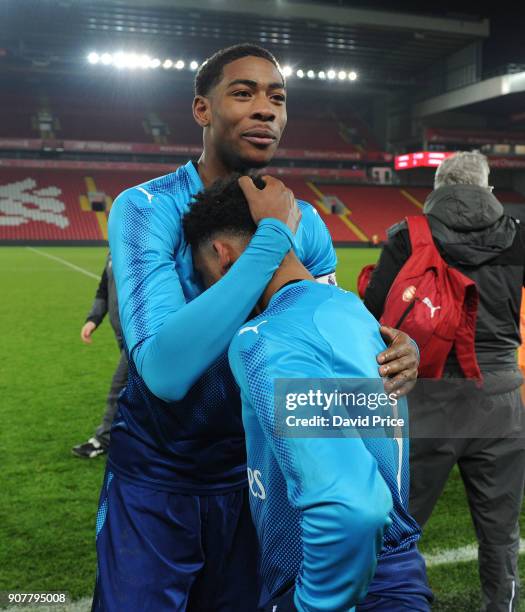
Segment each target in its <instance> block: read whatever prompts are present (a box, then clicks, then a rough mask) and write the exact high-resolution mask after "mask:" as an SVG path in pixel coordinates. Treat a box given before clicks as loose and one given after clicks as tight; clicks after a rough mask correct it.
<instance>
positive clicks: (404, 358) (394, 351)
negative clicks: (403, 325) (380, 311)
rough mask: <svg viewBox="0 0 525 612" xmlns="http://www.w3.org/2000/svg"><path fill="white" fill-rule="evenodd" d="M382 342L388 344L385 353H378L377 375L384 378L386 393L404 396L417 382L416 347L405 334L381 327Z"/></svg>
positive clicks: (391, 328)
mask: <svg viewBox="0 0 525 612" xmlns="http://www.w3.org/2000/svg"><path fill="white" fill-rule="evenodd" d="M380 332H381V335H382V336H383V339H384V341H385V342H386V343H387V344H388V348H387V349H386V351H383V352H382V353H379V355H378V356H377V363H379V364H380V368H379V374H381V376H384V377H386V380H385V381H384V387H385V391H386V392H387V393H394V392H395V393H397V394H398V395H400V396H401V395H406V394H407V393H409V392H410V391H411V390H412V389H413V388H414V385H415V384H416V381H417V369H418V367H419V354H418V351H417V348H416V346H415V345H414V343H413V342H412V340H411V339H410V336H409V335H408V334H405V332H402V331H399V330H398V329H394V328H393V327H388V326H386V325H382V326H381V328H380Z"/></svg>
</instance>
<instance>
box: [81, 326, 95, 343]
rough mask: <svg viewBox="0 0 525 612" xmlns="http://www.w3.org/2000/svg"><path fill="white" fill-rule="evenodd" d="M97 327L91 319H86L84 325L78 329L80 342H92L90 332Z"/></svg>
mask: <svg viewBox="0 0 525 612" xmlns="http://www.w3.org/2000/svg"><path fill="white" fill-rule="evenodd" d="M96 329H97V326H96V325H95V324H94V323H93V321H88V322H87V323H85V324H84V327H83V328H82V329H81V330H80V338H81V340H82V342H85V343H86V344H91V342H93V340H92V338H91V334H92V333H93V332H94V331H95V330H96Z"/></svg>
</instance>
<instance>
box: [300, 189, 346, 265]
mask: <svg viewBox="0 0 525 612" xmlns="http://www.w3.org/2000/svg"><path fill="white" fill-rule="evenodd" d="M298 204H299V207H300V209H301V212H302V219H301V227H300V229H299V231H301V234H300V235H299V236H297V238H296V242H297V243H298V247H297V254H298V256H299V259H300V260H301V261H302V263H303V265H304V267H305V268H307V269H308V271H309V272H310V274H311V275H312V276H315V277H319V276H325V275H327V274H331V273H333V272H335V269H336V266H337V256H336V253H335V249H334V245H333V244H332V237H331V236H330V232H329V231H328V228H327V227H326V225H325V223H324V221H323V220H322V219H321V217H320V216H319V213H318V212H317V210H316V209H315V208H314V207H313V206H312V205H311V204H308V203H307V202H303V201H302V200H300V201H299V202H298Z"/></svg>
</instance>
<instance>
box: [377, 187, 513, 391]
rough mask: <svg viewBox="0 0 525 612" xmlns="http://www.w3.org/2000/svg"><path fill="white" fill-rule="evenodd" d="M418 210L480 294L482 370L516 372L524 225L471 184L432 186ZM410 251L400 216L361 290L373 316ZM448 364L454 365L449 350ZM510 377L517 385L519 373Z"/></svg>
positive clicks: (443, 249) (478, 336) (445, 253)
mask: <svg viewBox="0 0 525 612" xmlns="http://www.w3.org/2000/svg"><path fill="white" fill-rule="evenodd" d="M423 213H424V214H425V215H426V216H427V219H428V221H429V225H430V228H431V231H432V236H433V238H434V243H435V244H436V246H437V248H438V250H439V252H440V254H441V256H442V257H443V259H445V261H446V262H447V263H448V264H449V265H451V266H453V267H454V268H456V269H457V270H459V271H460V272H462V273H463V274H465V276H468V277H469V278H471V279H472V280H473V281H475V283H476V285H477V288H478V291H479V298H480V300H479V307H478V318H477V324H476V338H475V345H476V356H477V358H478V363H479V366H480V368H481V370H482V372H483V373H484V374H488V375H490V373H492V372H494V371H498V370H509V371H514V372H516V371H517V366H516V362H517V360H516V349H517V348H518V346H519V345H520V332H519V320H520V306H521V288H522V286H523V284H524V266H525V231H524V229H523V228H522V227H521V225H520V223H519V221H517V220H515V219H513V218H511V217H509V216H507V215H505V214H504V212H503V206H502V205H501V204H500V203H499V202H498V200H497V199H496V198H495V197H494V196H493V195H492V193H490V192H489V191H488V189H485V188H483V187H478V186H475V185H447V186H443V187H440V188H439V189H435V190H434V191H433V192H432V193H431V194H430V195H429V196H428V198H427V200H426V202H425V206H424V208H423ZM410 254H411V246H410V239H409V235H408V228H407V225H406V221H402V222H401V223H398V224H397V225H394V226H393V227H392V228H390V229H389V230H388V241H387V243H386V244H385V247H384V249H383V251H382V253H381V257H380V259H379V263H378V265H377V268H376V269H375V270H374V273H373V275H372V278H371V281H370V284H369V286H368V289H367V291H366V294H365V305H366V306H367V308H368V309H369V310H370V311H371V312H372V314H373V315H374V316H375V317H376V318H378V319H379V318H380V316H381V315H382V313H383V308H384V304H385V300H386V297H387V294H388V291H389V289H390V287H391V285H392V283H393V281H394V279H395V277H396V276H397V274H398V272H399V271H400V270H401V268H402V266H403V265H404V263H405V262H406V261H407V259H408V258H409V257H410ZM447 366H448V369H449V370H451V371H457V362H456V361H455V356H454V355H453V354H451V355H450V356H449V360H448V362H447ZM513 378H514V379H515V381H516V385H514V386H518V384H519V382H520V378H519V376H514V377H513Z"/></svg>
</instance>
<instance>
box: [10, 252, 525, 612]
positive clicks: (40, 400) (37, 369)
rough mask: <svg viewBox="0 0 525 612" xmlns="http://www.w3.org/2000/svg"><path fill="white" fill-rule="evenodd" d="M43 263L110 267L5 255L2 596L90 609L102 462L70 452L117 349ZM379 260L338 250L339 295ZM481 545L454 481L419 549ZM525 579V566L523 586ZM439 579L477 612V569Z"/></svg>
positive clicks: (57, 271) (445, 605)
mask: <svg viewBox="0 0 525 612" xmlns="http://www.w3.org/2000/svg"><path fill="white" fill-rule="evenodd" d="M42 253H47V254H48V255H52V256H53V257H59V258H62V259H64V260H66V261H67V262H69V263H71V264H73V265H75V266H77V267H79V268H81V269H83V270H84V271H87V272H88V273H91V274H92V275H94V276H96V277H98V276H99V275H100V273H101V272H102V268H103V266H104V259H105V255H106V251H105V249H103V248H88V247H85V248H84V247H75V248H73V247H72V248H69V247H42V248H38V249H36V250H31V249H27V248H22V247H5V248H0V287H1V288H2V299H1V300H0V320H1V321H2V322H3V337H2V342H1V343H0V364H1V365H0V422H1V429H0V452H1V456H2V486H1V499H2V503H1V504H0V591H6V590H16V591H25V592H31V591H40V592H42V591H50V590H52V591H67V592H69V594H70V595H71V597H72V598H73V599H75V600H77V599H82V598H86V597H89V596H90V595H91V592H92V589H93V584H94V578H95V567H96V559H95V545H94V533H95V515H96V511H97V503H98V494H99V489H100V485H101V482H102V477H103V471H104V459H102V458H98V459H95V460H86V461H85V460H81V459H77V458H75V457H73V455H72V454H71V450H70V449H71V447H72V446H73V445H75V444H79V443H81V442H84V441H85V440H87V438H88V437H90V436H91V435H92V433H93V430H94V428H95V427H96V426H97V425H98V422H99V420H100V418H101V416H102V413H103V411H104V402H105V396H106V393H107V390H108V387H109V383H110V379H111V376H112V373H113V370H114V368H115V366H116V363H117V360H118V349H117V346H116V343H115V340H114V338H113V334H112V331H111V328H110V325H109V323H108V322H104V323H103V324H102V326H101V327H100V329H99V330H97V331H96V333H95V335H94V339H93V344H92V345H91V346H86V345H84V344H83V343H82V342H81V341H80V336H79V334H80V328H81V327H82V325H83V323H84V320H85V316H86V314H87V312H88V310H89V308H90V305H91V302H92V300H93V297H94V294H95V290H96V287H97V284H98V281H97V280H96V278H94V277H92V276H89V275H86V274H84V273H82V272H80V271H79V270H75V269H73V268H70V267H67V266H66V265H65V264H63V263H61V262H59V261H56V260H53V259H49V258H47V257H45V256H43V255H42ZM378 255H379V250H375V249H339V250H338V256H339V267H338V271H337V276H338V281H339V284H340V285H342V286H343V287H345V288H347V289H351V290H355V278H356V276H357V273H358V272H359V270H360V269H361V267H362V266H363V265H365V264H367V263H371V262H374V261H375V260H376V258H377V257H378ZM474 543H475V537H474V531H473V529H472V526H471V522H470V516H469V513H468V507H467V504H466V500H465V495H464V493H463V488H462V484H461V481H460V479H459V474H458V473H457V471H455V472H453V473H452V476H451V478H450V480H449V483H448V485H447V488H446V490H445V493H444V494H443V496H442V498H441V500H440V502H439V503H438V506H437V508H436V511H435V513H434V515H433V517H432V519H431V520H430V522H429V524H428V526H427V529H426V531H425V534H424V537H423V539H422V541H421V549H422V550H423V551H424V552H426V553H438V552H442V551H445V550H449V549H456V548H458V547H462V546H465V545H469V544H474ZM524 573H525V567H524V566H523V564H522V565H521V575H522V580H523V575H524ZM429 578H430V582H431V586H432V588H433V590H434V592H435V595H436V597H437V601H436V604H435V607H434V609H435V610H440V611H441V610H450V611H451V612H452V611H454V612H469V611H470V610H472V611H474V610H477V609H479V595H478V592H479V579H478V576H477V567H476V563H475V561H471V562H464V563H448V564H443V565H438V566H435V567H430V568H429ZM86 606H88V604H86ZM522 608H523V609H525V606H524V605H523V602H522Z"/></svg>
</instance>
